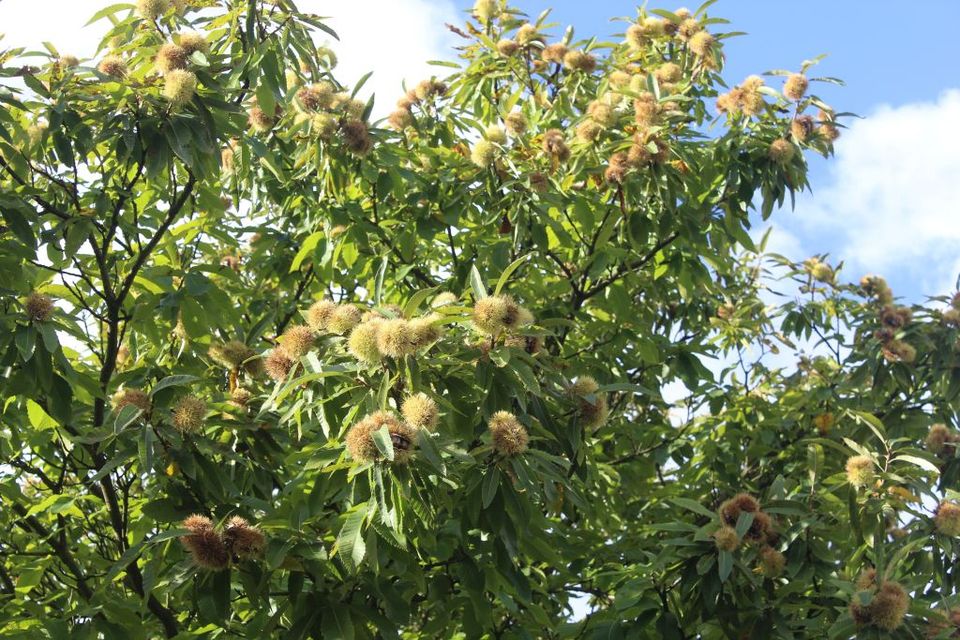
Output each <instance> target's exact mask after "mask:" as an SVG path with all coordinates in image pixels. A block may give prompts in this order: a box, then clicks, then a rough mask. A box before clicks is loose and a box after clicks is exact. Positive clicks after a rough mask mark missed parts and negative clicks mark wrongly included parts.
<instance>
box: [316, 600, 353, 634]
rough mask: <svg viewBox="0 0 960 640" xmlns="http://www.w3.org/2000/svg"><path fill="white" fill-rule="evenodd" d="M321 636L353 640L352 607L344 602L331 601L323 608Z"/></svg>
mask: <svg viewBox="0 0 960 640" xmlns="http://www.w3.org/2000/svg"><path fill="white" fill-rule="evenodd" d="M322 615H323V622H322V623H321V625H320V626H321V631H320V636H321V637H323V638H330V639H331V640H353V639H354V634H353V620H352V619H351V618H350V609H348V608H347V607H345V606H343V603H342V602H331V603H330V604H329V605H328V606H327V607H325V608H324V610H323V613H322Z"/></svg>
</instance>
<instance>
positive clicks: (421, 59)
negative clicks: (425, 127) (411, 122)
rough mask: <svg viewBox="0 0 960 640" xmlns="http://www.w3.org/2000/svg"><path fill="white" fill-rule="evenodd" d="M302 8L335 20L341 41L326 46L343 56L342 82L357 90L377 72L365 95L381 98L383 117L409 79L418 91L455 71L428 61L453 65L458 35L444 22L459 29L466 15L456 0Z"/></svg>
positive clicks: (339, 0) (353, 1) (337, 1)
mask: <svg viewBox="0 0 960 640" xmlns="http://www.w3.org/2000/svg"><path fill="white" fill-rule="evenodd" d="M299 6H300V9H301V10H303V11H308V12H313V13H317V14H319V15H322V16H330V19H329V20H327V21H326V24H327V25H328V26H329V27H330V28H331V29H333V30H334V31H336V32H337V35H338V36H339V37H340V41H339V42H337V41H334V40H333V39H332V38H330V39H329V40H330V41H329V42H326V44H328V46H330V47H331V48H332V49H334V51H336V52H337V57H338V58H339V63H338V65H337V68H336V69H335V75H336V77H337V79H338V80H339V81H340V82H344V83H347V84H348V85H351V86H352V85H353V83H355V82H356V81H357V80H359V79H360V78H361V77H362V76H363V75H364V74H365V73H367V72H368V71H373V75H372V76H370V79H369V80H367V82H366V84H365V85H364V87H363V90H362V92H361V93H362V94H363V95H369V94H370V93H376V106H375V112H376V113H377V114H379V115H384V114H386V113H389V112H390V111H392V110H393V104H394V103H395V102H396V100H397V98H399V97H400V96H401V95H402V94H403V90H402V88H401V83H402V81H403V80H406V81H407V85H408V86H412V84H415V83H416V82H418V81H419V80H422V79H424V78H429V77H430V76H432V75H436V76H440V77H443V76H445V75H447V74H448V72H449V71H450V69H446V68H444V67H436V66H431V65H428V64H427V61H428V60H443V59H447V60H449V59H450V58H451V57H452V53H453V51H452V46H453V45H454V44H457V42H456V40H457V36H454V35H453V34H452V33H450V32H449V31H448V30H447V29H446V27H444V23H445V22H448V23H451V24H459V23H460V22H462V17H463V16H462V15H461V14H460V13H458V11H457V10H456V7H455V5H454V3H453V2H452V1H450V0H390V1H389V2H375V3H373V2H362V1H357V0H302V1H301V2H300V3H299ZM321 35H325V34H321ZM319 41H320V42H324V38H320V39H319Z"/></svg>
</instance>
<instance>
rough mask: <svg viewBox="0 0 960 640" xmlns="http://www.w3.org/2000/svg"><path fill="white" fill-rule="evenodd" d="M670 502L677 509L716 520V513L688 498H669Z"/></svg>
mask: <svg viewBox="0 0 960 640" xmlns="http://www.w3.org/2000/svg"><path fill="white" fill-rule="evenodd" d="M670 502H672V503H673V504H675V505H677V506H678V507H682V508H684V509H686V510H687V511H693V512H694V513H698V514H700V515H701V516H706V517H707V518H709V519H710V520H711V521H713V520H716V519H717V518H718V516H717V514H716V513H714V512H713V511H710V510H709V509H707V508H706V507H704V506H703V505H702V504H700V503H699V502H697V501H696V500H691V499H690V498H681V497H679V496H677V497H674V498H670ZM747 526H749V525H747Z"/></svg>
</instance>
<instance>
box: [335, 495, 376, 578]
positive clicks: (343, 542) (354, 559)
mask: <svg viewBox="0 0 960 640" xmlns="http://www.w3.org/2000/svg"><path fill="white" fill-rule="evenodd" d="M368 512H369V505H368V504H367V503H366V502H363V503H361V504H358V505H356V506H355V507H353V508H352V509H350V511H348V512H347V518H346V520H344V523H343V527H341V529H340V533H339V534H337V551H336V553H337V555H338V556H340V560H341V561H342V562H343V564H344V565H345V566H346V567H347V569H348V570H349V571H351V572H354V573H355V572H356V570H357V567H359V565H360V563H361V562H362V561H363V557H364V555H366V552H367V545H366V542H364V540H363V523H364V521H365V520H366V518H367V513H368Z"/></svg>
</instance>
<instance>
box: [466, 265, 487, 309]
mask: <svg viewBox="0 0 960 640" xmlns="http://www.w3.org/2000/svg"><path fill="white" fill-rule="evenodd" d="M470 287H471V288H472V289H473V298H474V300H481V299H483V298H486V297H487V286H486V285H485V284H483V276H481V275H480V272H479V271H478V270H477V265H476V264H472V265H470Z"/></svg>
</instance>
